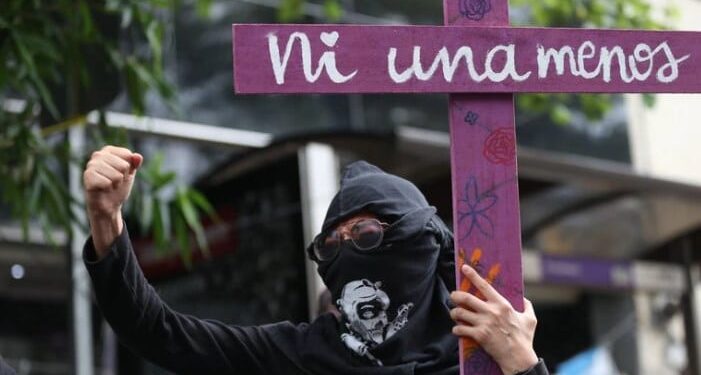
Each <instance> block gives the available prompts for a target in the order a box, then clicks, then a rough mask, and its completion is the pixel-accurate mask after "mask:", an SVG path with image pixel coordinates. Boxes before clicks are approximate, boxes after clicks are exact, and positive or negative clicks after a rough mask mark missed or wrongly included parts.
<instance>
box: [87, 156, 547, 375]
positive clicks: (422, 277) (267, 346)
mask: <svg viewBox="0 0 701 375" xmlns="http://www.w3.org/2000/svg"><path fill="white" fill-rule="evenodd" d="M142 160H143V159H142V157H141V156H140V155H138V154H134V153H132V152H131V151H129V150H126V149H121V148H115V147H109V146H108V147H106V148H104V149H102V150H101V151H99V152H96V153H95V154H93V157H92V158H91V161H90V162H89V163H88V166H87V168H86V171H85V174H84V180H85V181H84V182H85V187H86V202H87V206H88V214H89V218H90V222H91V232H92V237H91V239H89V240H88V242H87V243H86V246H85V251H84V257H85V263H86V266H87V268H88V271H89V273H90V275H91V278H92V280H93V285H94V289H95V295H96V297H97V302H98V304H99V306H100V309H101V310H102V312H103V314H104V315H105V318H106V319H107V321H108V322H109V323H110V324H111V326H112V328H113V329H114V331H115V332H116V333H117V335H118V337H119V338H120V340H121V341H122V343H124V344H125V345H126V346H128V347H129V348H131V349H132V350H133V351H135V352H136V353H138V354H139V355H141V356H143V357H145V358H146V359H148V360H151V361H153V362H155V363H157V364H158V365H160V366H162V367H164V368H167V369H169V370H171V371H174V372H176V373H180V374H349V375H355V374H357V375H375V374H377V375H385V374H397V375H404V374H407V375H408V374H435V375H440V374H457V373H458V372H459V369H458V339H457V336H456V334H457V335H459V336H466V337H473V338H475V339H477V341H478V343H480V344H483V347H484V349H485V350H486V351H487V352H488V353H489V354H491V355H493V356H494V358H495V360H497V362H498V363H499V365H500V366H501V368H502V369H503V370H504V372H505V373H509V374H516V373H519V372H520V371H524V372H523V373H524V374H528V375H541V374H547V372H546V370H545V367H544V365H543V363H542V361H538V359H537V357H535V353H533V349H532V338H533V332H534V330H535V317H534V316H531V315H533V314H532V310H531V311H530V312H527V313H523V314H522V313H518V312H515V311H513V309H512V308H511V306H510V305H509V304H508V302H504V301H505V300H503V298H502V299H501V300H500V299H499V298H500V296H498V293H496V292H495V291H494V290H493V289H488V288H491V287H489V286H488V285H487V284H486V282H484V280H483V279H481V278H480V277H479V275H477V274H476V272H468V273H466V275H467V276H468V277H470V278H471V280H474V282H475V283H474V284H475V285H478V286H480V285H482V286H483V289H484V294H485V295H486V296H488V298H487V300H486V301H482V300H479V301H474V300H472V299H470V298H471V296H470V295H466V294H460V293H459V292H457V294H456V293H455V292H454V294H453V295H452V296H451V294H450V292H449V288H452V286H453V285H455V280H454V269H453V267H454V264H453V253H452V251H453V241H452V234H451V233H450V231H449V230H448V229H447V228H446V226H445V224H444V223H443V222H442V221H441V220H440V219H439V218H438V216H436V212H435V208H433V207H431V206H429V205H428V203H427V202H426V199H425V198H424V197H423V195H422V194H421V192H420V191H419V190H418V189H417V188H416V187H415V186H414V185H413V184H411V183H410V182H408V181H406V180H404V179H401V178H399V177H397V176H393V175H390V174H387V173H385V172H383V171H381V170H380V169H379V168H377V167H374V166H372V165H370V164H368V163H365V162H357V163H354V164H352V165H350V166H349V167H347V168H346V170H345V172H344V175H343V179H342V181H341V189H340V191H339V192H338V193H337V195H336V196H335V198H334V199H333V201H332V203H331V205H330V207H329V210H328V213H327V216H326V219H325V221H324V224H323V228H322V230H321V233H320V234H319V235H318V236H317V237H316V239H315V240H314V241H313V243H312V244H311V245H310V246H309V247H308V248H307V252H308V254H309V256H310V257H311V258H312V259H313V260H314V261H315V262H317V264H318V271H319V274H320V275H321V277H322V279H323V280H324V282H325V283H326V285H327V286H328V288H329V291H330V293H331V297H332V300H333V301H335V303H336V307H337V309H338V311H339V312H340V317H338V316H337V314H332V313H328V314H324V315H321V316H320V317H319V318H317V319H316V320H315V321H314V322H312V323H311V324H306V323H303V324H299V325H293V324H292V323H290V322H282V323H276V324H271V325H265V326H258V327H240V326H233V325H226V324H224V323H220V322H216V321H211V320H200V319H197V318H194V317H191V316H186V315H181V314H179V313H177V312H175V311H172V310H171V309H170V308H169V307H168V306H167V305H165V304H164V303H163V302H162V301H161V300H160V298H159V297H158V296H157V294H156V293H155V291H154V290H153V288H152V287H151V286H150V285H149V284H148V283H147V281H146V280H145V278H144V277H143V275H142V273H141V270H140V269H139V267H138V265H137V263H136V259H135V256H134V254H133V252H132V248H131V243H130V241H129V237H128V233H127V230H126V228H125V226H124V224H123V222H122V218H121V213H120V209H121V205H122V204H123V202H124V201H125V200H126V197H127V196H128V194H129V190H130V189H131V185H132V184H133V180H134V177H135V174H136V170H137V169H138V168H139V166H140V165H141V163H142ZM466 271H467V270H466ZM481 282H482V283H483V284H480V283H481ZM489 296H491V299H490V298H489ZM451 297H452V300H453V302H456V303H457V304H458V307H457V308H455V309H453V310H452V312H451V310H450V300H451ZM499 304H501V305H499ZM504 304H506V305H508V308H511V310H509V311H507V310H508V309H505V308H503V307H505V305H504ZM495 306H497V307H498V306H501V307H502V308H495ZM492 311H497V313H492ZM503 312H506V313H508V314H503ZM451 314H452V315H451ZM529 314H530V315H529ZM454 320H455V321H454ZM456 322H457V323H458V325H457V327H456ZM473 329H476V330H479V332H481V333H482V334H472V333H471V331H470V330H473ZM461 330H467V331H466V332H463V331H461ZM490 330H495V332H501V333H502V335H499V334H494V335H491V334H484V333H489V332H491V331H490ZM482 336H484V337H482ZM495 338H497V339H496V341H495ZM505 352H508V353H507V354H504V353H505ZM521 353H524V354H523V355H521Z"/></svg>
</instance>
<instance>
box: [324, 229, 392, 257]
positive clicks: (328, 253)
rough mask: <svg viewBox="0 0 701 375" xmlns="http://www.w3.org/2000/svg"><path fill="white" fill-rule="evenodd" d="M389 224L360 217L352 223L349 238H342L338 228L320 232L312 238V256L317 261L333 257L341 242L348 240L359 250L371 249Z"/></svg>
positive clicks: (382, 235)
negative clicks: (360, 218)
mask: <svg viewBox="0 0 701 375" xmlns="http://www.w3.org/2000/svg"><path fill="white" fill-rule="evenodd" d="M387 227H389V224H387V223H383V222H381V221H379V220H377V219H362V220H358V221H356V222H355V223H353V226H351V228H350V231H349V233H348V238H349V240H345V239H343V238H342V235H341V233H340V232H339V231H338V229H334V230H332V231H330V232H327V233H321V234H319V235H318V236H316V238H315V239H314V246H313V248H314V256H315V257H316V260H318V261H322V262H323V261H327V260H331V259H333V258H334V257H335V256H336V254H338V252H339V250H340V249H341V246H342V244H343V243H344V242H345V243H348V242H350V243H351V244H353V246H355V248H356V249H358V250H360V251H369V250H372V249H374V248H376V247H378V246H380V244H381V243H382V239H383V238H384V231H385V229H386V228H387Z"/></svg>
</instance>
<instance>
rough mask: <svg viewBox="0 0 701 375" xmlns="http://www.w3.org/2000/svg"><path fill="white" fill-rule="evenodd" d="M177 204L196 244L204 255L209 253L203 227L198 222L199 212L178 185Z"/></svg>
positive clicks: (185, 191)
mask: <svg viewBox="0 0 701 375" xmlns="http://www.w3.org/2000/svg"><path fill="white" fill-rule="evenodd" d="M177 206H178V209H179V210H180V212H181V213H182V215H183V217H184V218H185V222H186V223H187V225H188V227H189V228H190V229H191V230H192V231H193V232H194V233H195V239H196V240H197V246H199V248H200V250H202V252H203V253H205V254H206V255H208V254H209V247H208V246H207V238H206V236H205V233H204V228H203V227H202V223H201V222H200V218H199V214H198V213H197V210H196V209H195V206H194V205H193V204H192V202H191V201H190V199H189V198H188V194H187V190H186V189H184V188H182V187H180V188H178V192H177Z"/></svg>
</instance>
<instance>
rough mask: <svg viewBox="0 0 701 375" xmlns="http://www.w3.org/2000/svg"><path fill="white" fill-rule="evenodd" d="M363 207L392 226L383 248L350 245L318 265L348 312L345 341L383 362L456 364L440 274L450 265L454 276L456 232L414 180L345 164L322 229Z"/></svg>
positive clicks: (361, 164)
mask: <svg viewBox="0 0 701 375" xmlns="http://www.w3.org/2000/svg"><path fill="white" fill-rule="evenodd" d="M360 212H369V213H372V214H374V215H376V216H377V217H378V218H380V220H381V221H383V222H388V223H389V224H390V226H389V227H388V228H386V229H385V231H384V238H383V241H382V243H381V244H380V246H378V247H377V248H375V249H372V250H367V251H359V250H357V249H356V248H355V247H354V246H353V245H352V244H349V243H345V245H343V246H342V247H341V249H339V253H338V254H337V255H336V256H335V257H334V258H333V259H331V260H329V261H325V262H318V266H319V267H318V271H319V274H320V275H321V277H322V279H323V280H324V282H325V283H326V285H327V287H328V288H329V290H330V291H331V294H332V296H333V299H334V301H336V305H337V307H338V309H339V310H340V311H341V313H342V317H343V321H342V327H341V328H342V332H341V333H340V336H341V340H342V341H343V343H344V344H345V346H346V347H347V348H348V349H350V350H351V351H352V352H354V353H355V354H357V355H358V356H361V357H364V358H366V359H367V360H369V361H370V362H372V363H374V364H375V365H378V366H391V365H401V364H406V363H416V364H417V366H419V367H420V366H422V365H425V366H429V367H430V366H451V365H457V339H455V337H454V336H453V335H452V334H451V327H452V321H451V320H450V317H449V315H448V306H447V299H448V288H447V287H446V282H445V281H446V280H443V279H442V278H441V277H440V276H439V275H440V274H442V273H441V272H439V271H440V270H442V269H445V270H448V271H447V272H443V274H446V277H447V278H448V280H447V281H448V282H449V283H450V282H451V281H452V280H454V269H453V268H452V253H453V249H452V236H451V234H450V232H449V231H448V230H447V228H446V227H445V225H444V224H443V223H442V221H441V220H440V219H439V218H438V217H437V216H435V208H433V207H431V206H429V205H428V203H427V202H426V200H425V198H424V197H423V194H421V192H420V191H419V190H418V189H417V188H416V187H415V186H414V185H413V184H411V183H410V182H408V181H406V180H404V179H401V178H399V177H396V176H393V175H389V174H386V173H384V172H383V171H381V170H380V169H379V168H377V167H374V166H372V165H370V164H367V163H365V162H358V163H354V164H352V165H350V166H349V167H347V169H346V172H345V174H344V178H343V180H342V183H341V189H340V191H339V193H338V194H337V195H336V197H335V198H334V200H333V202H332V203H331V205H330V207H329V211H328V213H327V217H326V220H325V222H324V230H325V231H329V230H332V229H333V228H334V227H335V226H337V225H338V223H340V222H342V221H343V220H345V219H347V218H349V217H351V216H353V215H355V214H357V213H360ZM308 250H309V251H310V252H311V246H310V248H309V249H308ZM448 285H450V288H451V289H452V288H453V287H454V286H453V285H454V282H452V284H448ZM452 361H454V363H453V362H452Z"/></svg>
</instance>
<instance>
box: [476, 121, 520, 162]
mask: <svg viewBox="0 0 701 375" xmlns="http://www.w3.org/2000/svg"><path fill="white" fill-rule="evenodd" d="M482 154H484V157H485V158H487V160H489V161H490V162H492V163H494V164H511V163H513V162H514V160H516V138H515V136H514V131H513V129H510V128H500V129H497V130H495V131H493V132H492V133H491V134H489V137H487V140H486V141H484V150H483V151H482Z"/></svg>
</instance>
